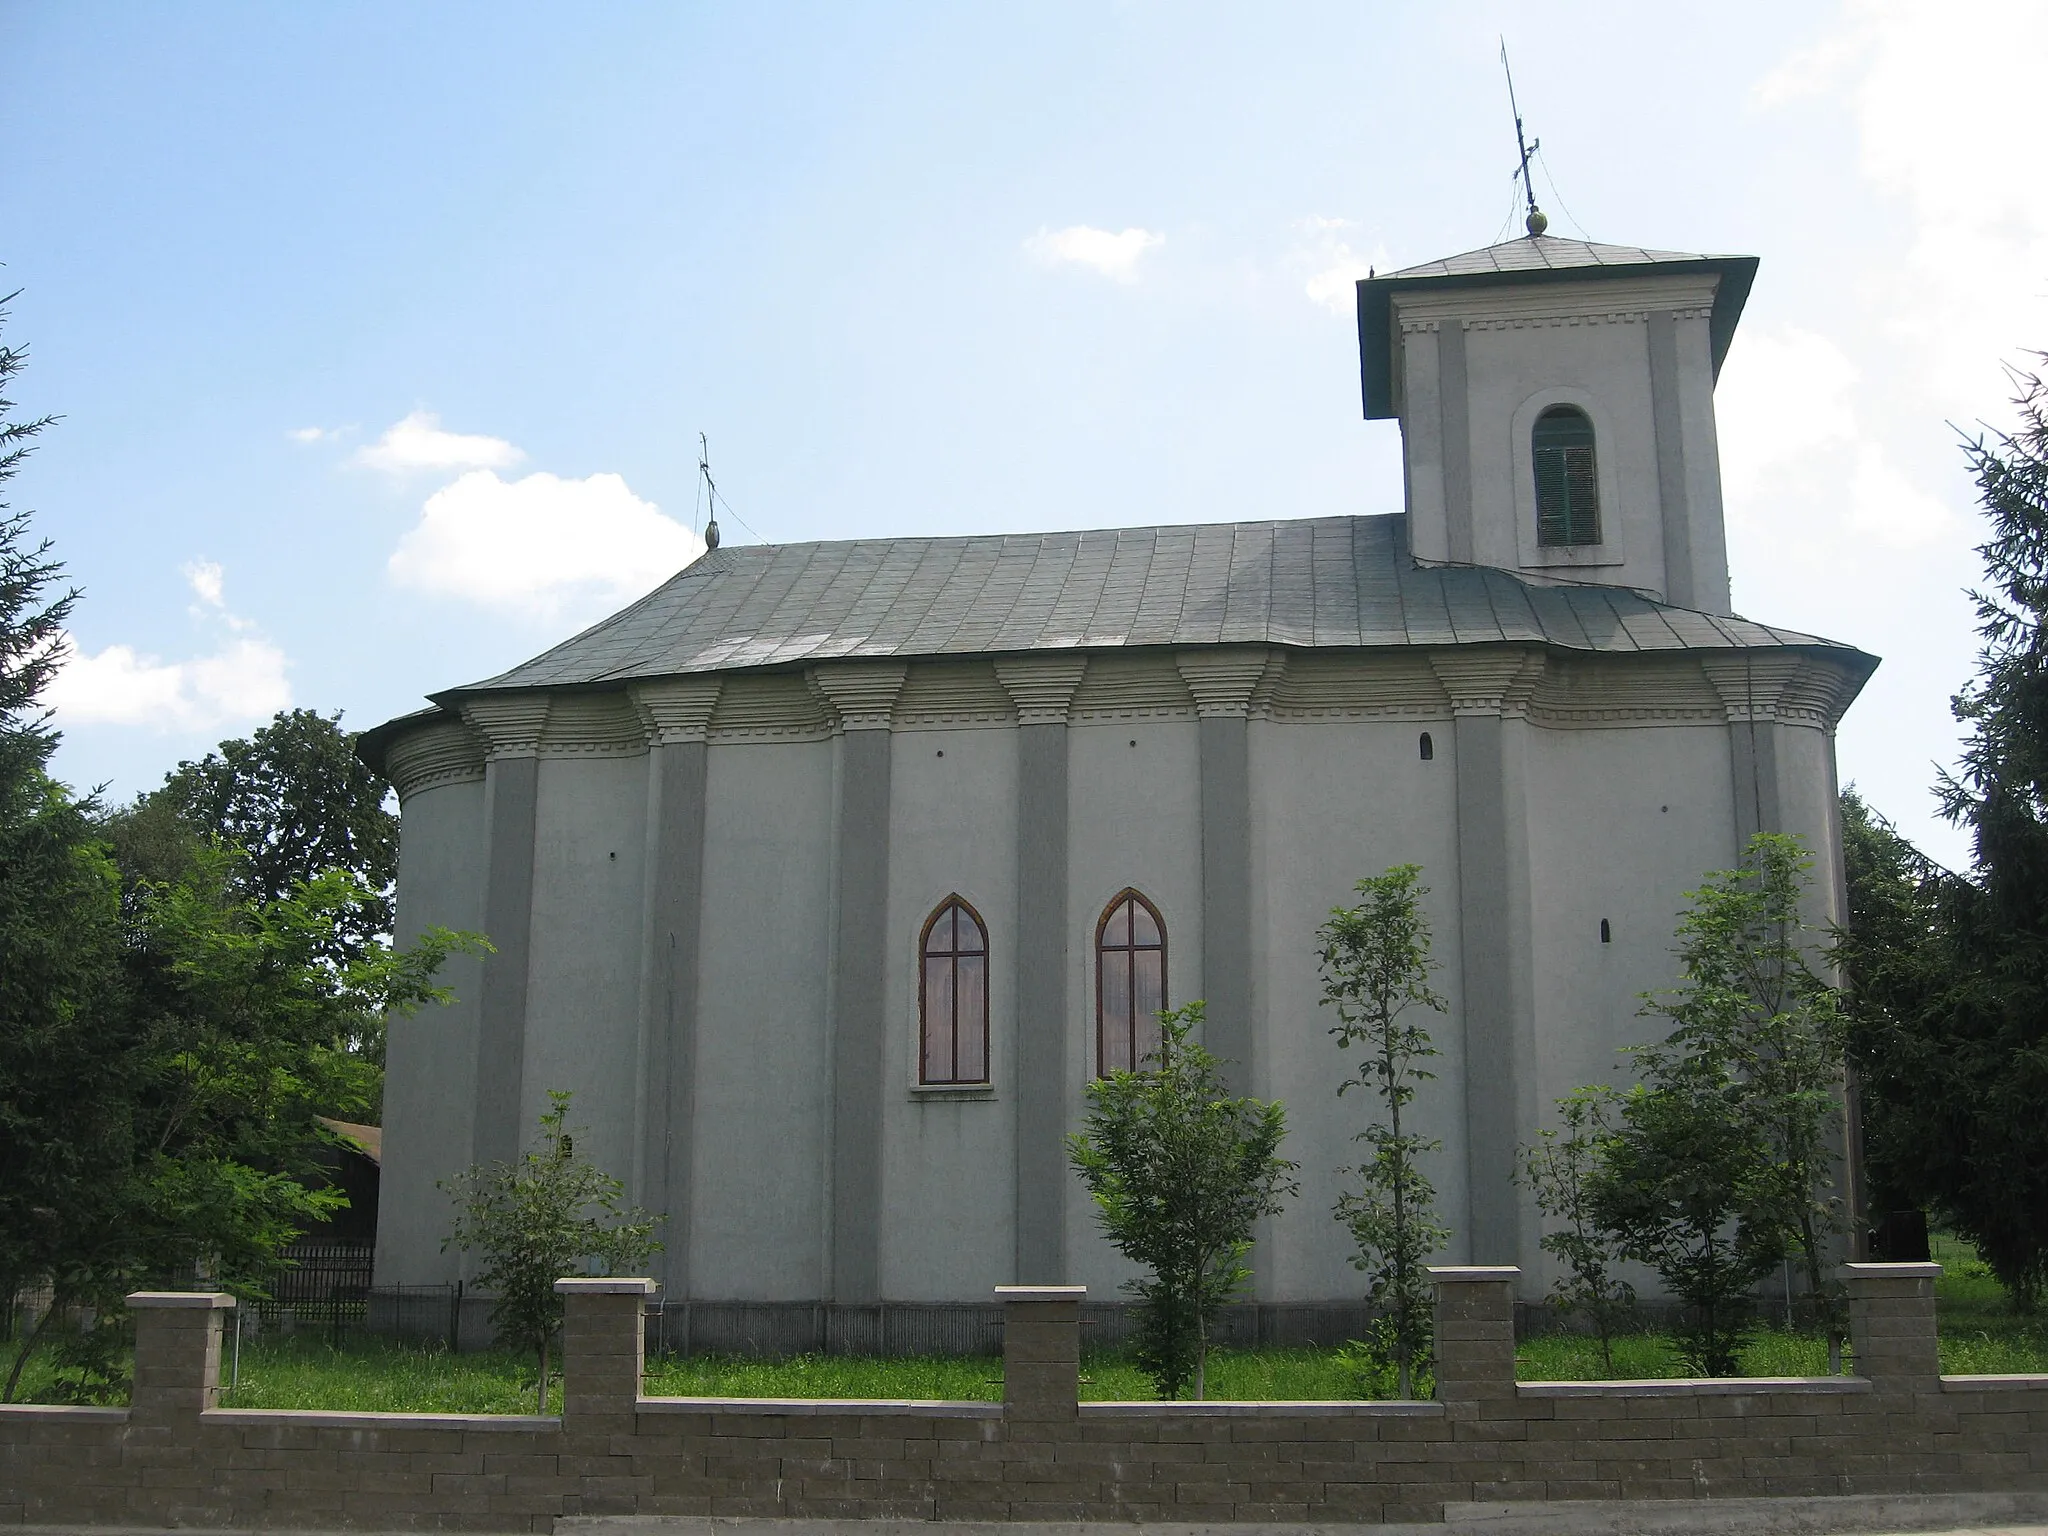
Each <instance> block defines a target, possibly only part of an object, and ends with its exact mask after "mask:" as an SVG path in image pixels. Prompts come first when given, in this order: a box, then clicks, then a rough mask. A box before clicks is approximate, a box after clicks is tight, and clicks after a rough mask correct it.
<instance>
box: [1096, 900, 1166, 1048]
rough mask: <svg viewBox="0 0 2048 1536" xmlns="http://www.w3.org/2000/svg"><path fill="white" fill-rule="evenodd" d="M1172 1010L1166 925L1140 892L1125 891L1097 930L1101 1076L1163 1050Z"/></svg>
mask: <svg viewBox="0 0 2048 1536" xmlns="http://www.w3.org/2000/svg"><path fill="white" fill-rule="evenodd" d="M1165 1006H1166V924H1165V923H1164V922H1163V921H1162V920H1161V919H1160V916H1159V909H1158V908H1157V907H1155V906H1153V905H1152V903H1151V902H1149V901H1147V900H1146V899H1145V898H1144V897H1143V896H1141V895H1139V894H1138V893H1137V892H1136V891H1134V890H1124V891H1119V892H1118V893H1117V894H1116V896H1115V897H1114V898H1112V899H1111V901H1110V903H1109V905H1108V906H1107V907H1105V908H1104V909H1103V912H1102V921H1100V922H1099V923H1097V924H1096V925H1095V1075H1096V1076H1097V1077H1106V1076H1107V1075H1108V1074H1110V1073H1111V1072H1115V1071H1118V1070H1119V1069H1122V1070H1130V1069H1134V1068H1137V1067H1140V1066H1143V1065H1144V1062H1145V1058H1146V1057H1147V1056H1150V1055H1152V1054H1153V1053H1154V1052H1156V1051H1157V1050H1158V1049H1159V1019H1158V1017H1157V1015H1158V1013H1159V1011H1160V1010H1161V1009H1162V1008H1164V1007H1165Z"/></svg>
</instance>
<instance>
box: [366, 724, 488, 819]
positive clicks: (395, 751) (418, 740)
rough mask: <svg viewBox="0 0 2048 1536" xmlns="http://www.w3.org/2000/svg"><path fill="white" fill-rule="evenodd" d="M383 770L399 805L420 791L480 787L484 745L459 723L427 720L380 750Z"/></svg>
mask: <svg viewBox="0 0 2048 1536" xmlns="http://www.w3.org/2000/svg"><path fill="white" fill-rule="evenodd" d="M384 767H385V776H386V777H387V778H389V779H390V780H391V787H392V788H393V789H394V790H396V791H397V793H398V803H399V804H400V805H403V804H404V803H405V802H406V801H407V800H409V799H411V798H412V797H413V796H414V795H416V794H418V793H419V792H420V791H421V790H423V789H435V788H438V787H439V786H440V785H443V784H476V783H481V782H482V781H483V776H484V744H483V742H482V740H480V739H479V738H478V736H477V734H476V732H475V731H473V730H471V729H470V728H469V727H468V726H467V725H465V724H464V723H463V722H462V721H460V720H457V719H453V718H448V719H441V720H431V721H428V722H426V723H425V724H423V725H421V726H419V727H417V728H416V729H414V730H410V731H407V732H405V733H404V734H403V735H401V736H398V737H396V738H394V739H393V740H392V742H391V744H390V745H389V746H388V747H386V748H385V750H384Z"/></svg>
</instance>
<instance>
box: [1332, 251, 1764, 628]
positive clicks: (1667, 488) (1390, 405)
mask: <svg viewBox="0 0 2048 1536" xmlns="http://www.w3.org/2000/svg"><path fill="white" fill-rule="evenodd" d="M1540 218H1541V216H1540V215H1534V216H1532V218H1531V220H1530V224H1531V226H1532V228H1535V229H1537V230H1538V231H1539V232H1538V233H1534V234H1530V235H1528V236H1525V237H1523V238H1521V239H1517V240H1509V241H1507V242H1505V243H1503V244H1500V245H1493V246H1488V247H1486V248H1485V249H1483V250H1477V251H1469V252H1467V253H1466V254H1464V255H1462V256H1452V257H1449V258H1447V259H1446V260H1443V261H1432V262H1425V263H1423V264H1422V265H1420V266H1415V267H1409V268H1406V269H1405V270H1403V271H1400V272H1394V273H1391V274H1389V275H1388V276H1385V277H1378V276H1375V277H1370V278H1367V279H1365V280H1364V281H1362V282H1360V283H1359V285H1358V342H1359V362H1360V368H1361V372H1362V375H1363V381H1364V389H1365V414H1366V416H1367V417H1368V418H1369V419H1373V420H1385V419H1387V418H1393V419H1395V420H1397V421H1399V422H1400V423H1401V445H1402V478H1403V481H1404V483H1405V491H1406V507H1407V514H1408V549H1409V553H1410V554H1411V555H1412V556H1413V557H1414V558H1415V559H1416V560H1418V561H1420V562H1422V563H1424V564H1427V565H1485V566H1495V567H1498V568H1499V569H1502V570H1508V571H1513V572H1515V573H1516V574H1517V575H1520V576H1524V577H1528V578H1530V579H1534V580H1539V581H1569V582H1580V583H1586V582H1591V583H1596V584H1601V585H1606V586H1617V587H1630V588H1633V589H1635V590H1637V591H1641V592H1646V593H1648V594H1650V595H1651V596H1653V597H1655V598H1657V599H1658V600H1660V601H1662V602H1666V603H1671V604H1673V605H1675V606H1677V607H1681V608H1696V609H1700V610H1703V611H1705V612H1708V613H1721V614H1725V613H1727V612H1728V611H1729V599H1728V544H1727V536H1726V534H1725V532H1724V530H1723V526H1722V518H1721V459H1720V445H1719V439H1718V437H1717V435H1716V432H1715V425H1714V382H1715V380H1716V378H1717V377H1718V376H1719V374H1720V371H1721V360H1722V359H1723V358H1724V357H1725V356H1726V355H1727V352H1728V343H1729V341H1730V340H1731V339H1732V338H1733V336H1734V333H1735V324H1736V321H1737V320H1738V319H1739V318H1740V316H1741V314H1742V305H1743V301H1744V300H1745V299H1747V298H1748V296H1749V287H1750V283H1751V281H1752V280H1753V279H1754V277H1755V275H1756V266H1757V263H1756V258H1755V257H1753V256H1690V255H1684V254H1681V253H1678V252H1674V251H1649V250H1642V249H1639V248H1637V247H1634V246H1616V245H1594V244H1591V243H1588V242H1586V241H1580V240H1560V239H1554V238H1552V237H1550V236H1548V235H1545V234H1542V233H1540V230H1541V228H1542V225H1541V223H1540V222H1539V221H1540Z"/></svg>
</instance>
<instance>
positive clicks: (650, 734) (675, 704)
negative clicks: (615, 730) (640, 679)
mask: <svg viewBox="0 0 2048 1536" xmlns="http://www.w3.org/2000/svg"><path fill="white" fill-rule="evenodd" d="M723 682H724V679H723V678H721V677H719V676H718V675H717V674H715V673H713V674H710V675H708V676H706V675H698V676H695V677H661V678H656V679H654V680H653V681H651V682H645V683H635V684H633V685H632V686H631V687H630V688H628V689H627V690H626V693H627V695H628V697H630V698H631V699H632V701H633V708H634V709H635V710H636V711H637V712H638V713H639V716H640V726H641V729H642V730H643V731H645V732H646V735H647V740H648V742H649V743H650V744H651V745H653V746H657V747H665V746H668V745H669V744H670V743H672V742H683V741H707V740H709V739H710V736H711V716H712V713H713V711H715V710H716V709H717V708H718V695H719V690H720V686H721V684H722V683H723Z"/></svg>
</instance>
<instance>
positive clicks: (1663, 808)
mask: <svg viewBox="0 0 2048 1536" xmlns="http://www.w3.org/2000/svg"><path fill="white" fill-rule="evenodd" d="M1657 809H1658V810H1660V811H1669V810H1670V809H1671V807H1670V806H1668V805H1660V806H1658V807H1657Z"/></svg>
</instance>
